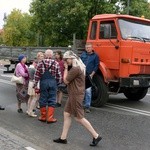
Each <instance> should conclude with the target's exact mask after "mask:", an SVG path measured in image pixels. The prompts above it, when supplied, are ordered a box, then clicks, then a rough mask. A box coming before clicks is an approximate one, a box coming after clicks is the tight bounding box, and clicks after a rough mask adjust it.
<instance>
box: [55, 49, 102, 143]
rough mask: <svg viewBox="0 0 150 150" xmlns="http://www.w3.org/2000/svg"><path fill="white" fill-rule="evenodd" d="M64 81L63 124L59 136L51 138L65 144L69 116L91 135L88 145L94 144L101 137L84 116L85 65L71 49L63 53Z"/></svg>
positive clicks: (69, 120)
mask: <svg viewBox="0 0 150 150" xmlns="http://www.w3.org/2000/svg"><path fill="white" fill-rule="evenodd" d="M63 58H64V61H65V63H64V66H65V70H64V76H63V79H64V83H65V84H67V85H68V100H67V103H66V106H65V110H64V126H63V131H62V134H61V137H60V138H58V139H55V140H53V141H54V142H56V143H62V144H67V134H68V131H69V128H70V126H71V120H72V119H71V116H74V117H75V119H76V121H77V122H79V123H80V124H82V125H83V126H84V127H85V128H86V129H87V130H88V131H89V132H90V133H91V135H92V136H93V141H92V143H91V144H90V146H96V145H97V144H98V143H99V141H100V140H101V139H102V137H100V135H99V134H98V133H97V132H96V131H95V130H94V128H93V127H92V125H91V124H90V122H89V121H88V120H87V119H85V118H84V110H83V106H82V104H83V99H84V94H85V65H84V64H83V62H82V61H81V59H80V58H79V57H78V56H77V55H76V54H74V53H73V52H72V51H67V52H65V53H64V57H63Z"/></svg>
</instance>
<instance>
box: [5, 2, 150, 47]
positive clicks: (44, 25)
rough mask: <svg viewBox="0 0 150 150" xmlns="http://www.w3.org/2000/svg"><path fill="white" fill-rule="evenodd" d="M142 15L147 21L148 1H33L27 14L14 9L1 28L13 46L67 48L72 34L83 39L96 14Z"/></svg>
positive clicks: (149, 5) (148, 14)
mask: <svg viewBox="0 0 150 150" xmlns="http://www.w3.org/2000/svg"><path fill="white" fill-rule="evenodd" d="M128 2H130V4H129V6H130V9H129V14H130V15H133V16H139V17H141V16H142V15H144V16H145V18H149V19H150V11H149V10H150V4H149V3H148V0H86V1H85V0H61V1H60V0H33V1H32V3H31V5H30V15H28V14H25V13H21V11H20V10H13V11H12V12H11V14H10V15H9V16H8V18H7V22H6V25H5V26H4V31H5V32H4V33H5V34H4V41H5V43H6V44H7V45H13V46H31V45H32V46H35V45H38V46H67V45H70V44H72V38H73V34H74V33H75V34H76V38H78V39H86V35H87V30H88V23H89V20H90V19H91V18H92V17H93V16H94V15H96V14H104V13H111V14H112V13H120V14H127V11H128V7H127V6H128Z"/></svg>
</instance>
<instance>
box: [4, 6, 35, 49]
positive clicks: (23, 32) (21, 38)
mask: <svg viewBox="0 0 150 150" xmlns="http://www.w3.org/2000/svg"><path fill="white" fill-rule="evenodd" d="M31 24H32V17H31V16H30V15H28V14H27V13H22V12H21V11H20V10H16V9H14V10H13V11H12V12H11V14H10V15H8V16H7V20H6V24H5V25H4V35H3V39H4V42H5V44H6V45H9V46H33V45H35V44H36V42H35V34H34V32H33V31H32V30H31Z"/></svg>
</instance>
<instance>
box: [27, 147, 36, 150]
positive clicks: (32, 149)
mask: <svg viewBox="0 0 150 150" xmlns="http://www.w3.org/2000/svg"><path fill="white" fill-rule="evenodd" d="M25 148H26V149H27V150H36V149H34V148H32V147H25Z"/></svg>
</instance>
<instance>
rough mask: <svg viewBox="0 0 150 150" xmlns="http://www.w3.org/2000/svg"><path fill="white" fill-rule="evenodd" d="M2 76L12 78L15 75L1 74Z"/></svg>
mask: <svg viewBox="0 0 150 150" xmlns="http://www.w3.org/2000/svg"><path fill="white" fill-rule="evenodd" d="M1 76H2V77H8V78H11V77H12V76H13V74H1Z"/></svg>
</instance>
